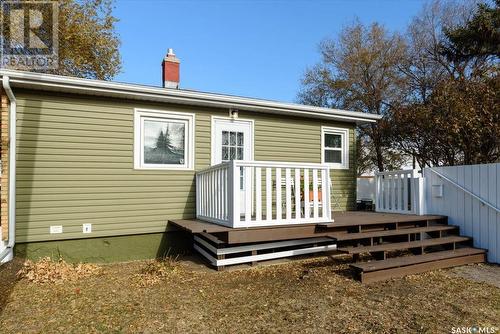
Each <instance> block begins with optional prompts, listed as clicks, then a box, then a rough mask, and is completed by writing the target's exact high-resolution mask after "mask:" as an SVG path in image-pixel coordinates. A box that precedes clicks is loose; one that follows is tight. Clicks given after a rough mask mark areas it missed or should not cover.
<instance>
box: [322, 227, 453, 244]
mask: <svg viewBox="0 0 500 334" xmlns="http://www.w3.org/2000/svg"><path fill="white" fill-rule="evenodd" d="M453 230H458V226H454V225H432V226H426V227H414V228H400V229H395V230H381V231H371V232H359V233H346V232H339V233H331V234H329V235H328V236H329V237H332V238H335V239H337V241H345V240H356V239H367V238H377V237H389V236H394V235H407V234H414V233H428V232H439V231H453Z"/></svg>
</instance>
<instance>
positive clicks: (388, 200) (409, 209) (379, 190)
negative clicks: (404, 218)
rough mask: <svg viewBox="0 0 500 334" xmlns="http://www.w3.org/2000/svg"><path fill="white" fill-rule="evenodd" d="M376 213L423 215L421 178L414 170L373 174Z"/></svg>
mask: <svg viewBox="0 0 500 334" xmlns="http://www.w3.org/2000/svg"><path fill="white" fill-rule="evenodd" d="M375 185H376V191H375V207H376V211H377V212H392V213H405V214H423V210H424V193H423V178H422V177H420V176H419V175H418V173H417V171H416V170H412V169H410V170H398V171H390V172H378V173H375Z"/></svg>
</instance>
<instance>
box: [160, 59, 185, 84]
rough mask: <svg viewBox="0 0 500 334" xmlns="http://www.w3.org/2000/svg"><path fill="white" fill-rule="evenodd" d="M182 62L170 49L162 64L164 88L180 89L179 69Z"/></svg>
mask: <svg viewBox="0 0 500 334" xmlns="http://www.w3.org/2000/svg"><path fill="white" fill-rule="evenodd" d="M180 65H181V61H180V60H179V58H177V57H176V56H175V53H174V50H173V49H168V52H167V55H166V56H165V58H164V59H163V62H162V63H161V67H162V69H163V78H162V80H163V88H175V89H178V88H179V78H180V75H179V67H180Z"/></svg>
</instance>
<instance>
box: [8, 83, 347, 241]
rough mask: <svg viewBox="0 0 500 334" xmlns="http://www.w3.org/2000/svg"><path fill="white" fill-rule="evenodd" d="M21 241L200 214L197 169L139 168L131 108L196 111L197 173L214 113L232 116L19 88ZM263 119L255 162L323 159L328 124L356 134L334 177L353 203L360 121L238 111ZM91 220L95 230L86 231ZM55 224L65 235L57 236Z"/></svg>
mask: <svg viewBox="0 0 500 334" xmlns="http://www.w3.org/2000/svg"><path fill="white" fill-rule="evenodd" d="M16 94H17V98H18V127H17V140H18V156H17V159H18V163H17V183H16V184H17V240H18V241H19V242H33V241H45V240H58V239H59V240H60V239H77V238H89V237H105V236H115V235H129V234H143V233H156V232H164V231H165V230H166V225H167V220H168V219H176V218H191V217H193V216H194V215H195V183H194V172H193V171H158V170H134V169H133V134H134V133H133V131H134V130H133V112H134V108H148V109H159V110H171V111H185V112H190V113H195V114H196V116H195V117H196V118H195V169H196V170H200V169H203V168H205V167H207V166H209V164H210V141H211V129H210V127H211V116H213V115H218V116H227V111H226V110H221V109H209V108H201V107H186V106H174V105H168V104H153V103H151V104H150V103H143V102H139V101H124V100H111V99H101V98H97V97H82V96H69V95H63V96H57V95H52V94H44V95H40V93H39V92H37V93H32V92H29V91H20V92H16ZM240 118H245V119H253V120H254V121H255V146H254V155H255V159H256V160H271V161H292V162H320V160H321V159H320V157H321V144H320V142H321V126H322V125H327V126H338V127H346V128H350V131H349V141H350V154H349V156H350V163H349V165H350V169H349V170H334V171H332V182H333V196H334V197H335V198H336V200H335V201H334V202H338V203H339V204H340V206H336V207H334V209H335V210H345V209H352V208H353V207H354V205H355V191H356V177H355V168H354V167H355V159H354V152H355V147H354V142H355V141H354V124H350V123H335V122H326V121H321V120H310V119H306V118H297V117H288V116H277V115H269V114H260V113H249V112H240ZM83 223H92V224H93V225H92V229H93V231H92V233H91V234H83V233H81V230H82V224H83ZM50 225H62V226H63V228H64V233H62V234H52V235H51V234H49V226H50Z"/></svg>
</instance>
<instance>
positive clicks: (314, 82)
mask: <svg viewBox="0 0 500 334" xmlns="http://www.w3.org/2000/svg"><path fill="white" fill-rule="evenodd" d="M319 49H320V52H321V56H322V59H321V62H320V63H319V64H317V65H315V66H314V67H312V68H310V69H308V70H307V71H306V73H305V76H304V78H303V80H302V85H303V87H302V90H301V92H300V93H299V96H298V99H299V101H300V102H302V103H306V104H312V105H318V106H323V107H331V108H344V109H349V110H355V111H361V112H365V113H372V114H377V115H383V116H384V117H386V116H387V115H388V111H389V110H390V108H392V107H393V105H398V104H399V103H400V98H401V91H402V90H403V87H404V86H405V81H404V80H403V77H402V74H401V71H399V66H400V62H401V60H402V59H403V58H404V55H405V43H404V40H403V38H402V37H401V36H400V35H399V34H397V33H390V32H388V31H387V30H386V29H385V28H384V27H383V26H381V25H379V24H377V23H374V24H371V25H370V26H364V25H363V24H361V23H360V22H355V23H354V24H352V25H350V26H347V27H345V28H344V29H343V30H342V32H341V33H340V35H339V37H338V39H326V40H324V41H323V42H322V43H321V44H320V46H319ZM389 130H390V128H389V123H388V119H387V118H386V119H384V120H383V121H381V122H379V123H378V124H371V125H367V126H362V127H360V128H359V132H358V136H359V138H358V140H361V141H363V142H365V143H366V144H367V147H368V155H369V160H371V162H372V164H373V166H374V167H376V168H377V169H378V170H379V171H383V170H384V169H385V168H386V165H391V166H392V165H397V164H399V163H400V162H401V155H400V154H397V152H394V151H393V150H391V145H390V143H389V142H388V138H389V137H388V136H387V131H389Z"/></svg>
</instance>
